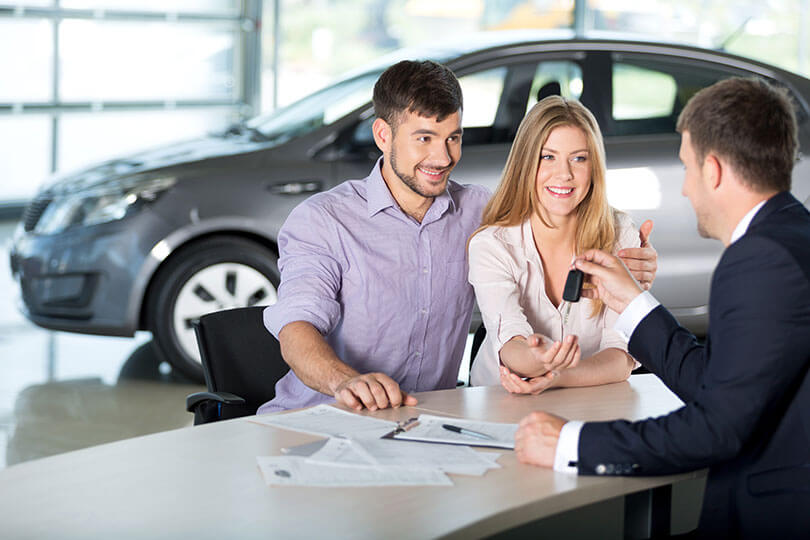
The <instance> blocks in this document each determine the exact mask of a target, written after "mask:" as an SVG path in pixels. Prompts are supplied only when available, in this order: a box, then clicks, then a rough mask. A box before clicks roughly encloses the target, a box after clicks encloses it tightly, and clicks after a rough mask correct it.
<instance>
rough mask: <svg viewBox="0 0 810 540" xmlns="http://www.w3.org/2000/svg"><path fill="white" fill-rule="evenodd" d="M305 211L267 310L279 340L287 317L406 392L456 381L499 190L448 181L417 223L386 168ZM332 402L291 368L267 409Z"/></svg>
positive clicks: (298, 213) (290, 222)
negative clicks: (490, 208)
mask: <svg viewBox="0 0 810 540" xmlns="http://www.w3.org/2000/svg"><path fill="white" fill-rule="evenodd" d="M380 165H381V160H380V161H378V162H377V164H376V165H375V166H374V169H373V170H372V171H371V174H370V175H369V176H368V177H366V178H365V179H363V180H350V181H347V182H344V183H342V184H340V185H339V186H337V187H335V188H334V189H331V190H329V191H327V192H324V193H319V194H317V195H314V196H312V197H310V198H309V199H307V200H306V201H304V202H303V203H301V204H300V205H299V206H298V207H296V208H295V209H294V210H293V211H292V213H290V215H289V217H288V218H287V221H286V222H285V223H284V226H283V227H282V229H281V231H280V233H279V236H278V241H279V251H280V255H281V256H280V258H279V269H280V270H281V285H280V286H279V290H278V302H277V303H276V304H274V305H272V306H269V307H267V309H265V312H264V322H265V326H266V327H267V328H268V330H270V332H272V333H273V335H275V336H276V337H278V333H279V332H280V331H281V329H282V328H283V327H284V326H285V325H286V324H288V323H291V322H294V321H306V322H309V323H311V324H312V325H313V326H315V328H317V329H318V330H319V331H320V332H321V334H323V335H324V336H325V338H326V341H327V342H328V343H329V345H331V346H332V348H333V349H334V350H335V353H337V355H338V357H339V358H340V359H341V360H342V361H343V362H345V363H346V364H348V365H350V366H351V367H353V368H354V369H356V370H357V371H359V372H360V373H368V372H373V371H379V372H383V373H385V374H387V375H389V376H390V377H391V378H393V379H394V380H395V381H397V383H399V385H400V387H402V388H403V389H404V390H405V391H407V392H419V391H424V390H438V389H443V388H452V387H454V386H455V384H456V379H457V376H458V370H459V366H460V364H461V359H462V355H463V353H464V345H465V340H466V337H467V332H468V331H469V324H470V316H471V314H472V308H473V304H474V296H473V290H472V287H471V286H470V285H469V283H468V282H467V272H468V270H467V257H466V242H467V239H468V238H469V237H470V235H471V234H472V233H473V231H474V230H475V229H476V228H477V227H478V226H479V224H480V222H481V215H482V212H483V209H484V205H485V204H486V202H487V200H488V199H489V196H490V193H489V191H487V190H486V189H485V188H483V187H480V186H466V185H465V186H463V185H460V184H457V183H455V182H452V181H450V182H449V183H448V186H447V190H446V191H445V192H444V193H443V194H442V195H440V196H438V197H436V199H435V200H434V201H433V204H432V205H431V206H430V209H428V211H427V214H425V217H424V218H423V219H422V223H419V222H417V221H416V220H414V219H413V218H411V217H410V216H408V215H407V214H405V213H404V212H403V211H402V210H401V209H400V208H399V205H398V204H397V202H396V201H395V200H394V198H393V196H392V195H391V192H390V191H389V190H388V186H386V184H385V181H384V180H383V178H382V175H381V173H380ZM333 399H334V398H333V397H332V396H327V395H325V394H322V393H320V392H317V391H315V390H313V389H311V388H309V387H308V386H306V385H305V384H303V383H302V382H301V381H300V380H299V379H298V377H296V375H295V373H293V372H292V371H290V372H289V373H287V375H285V376H284V377H283V378H282V379H281V380H280V381H279V382H278V383H277V384H276V397H275V398H274V399H273V400H272V401H269V402H267V403H265V404H264V405H262V406H261V407H260V408H259V411H258V412H259V414H262V413H267V412H273V411H279V410H284V409H290V408H297V407H307V406H311V405H316V404H318V403H323V402H326V401H331V400H333Z"/></svg>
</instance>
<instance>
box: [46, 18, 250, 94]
mask: <svg viewBox="0 0 810 540" xmlns="http://www.w3.org/2000/svg"><path fill="white" fill-rule="evenodd" d="M61 31H62V33H61V38H60V39H61V43H60V45H61V55H62V58H61V67H62V71H61V76H62V80H61V81H60V83H61V88H60V94H61V97H62V99H63V100H65V101H108V100H152V99H157V100H164V99H178V100H179V99H231V98H235V97H236V96H237V95H238V88H237V81H236V80H235V78H234V69H235V65H236V63H235V60H234V57H235V54H236V35H237V34H236V31H235V30H234V29H233V28H232V27H231V26H230V25H222V26H220V25H210V24H196V23H195V24H188V23H164V22H149V23H144V22H117V21H116V22H111V21H101V22H99V21H85V20H68V21H64V22H63V23H62V30H61Z"/></svg>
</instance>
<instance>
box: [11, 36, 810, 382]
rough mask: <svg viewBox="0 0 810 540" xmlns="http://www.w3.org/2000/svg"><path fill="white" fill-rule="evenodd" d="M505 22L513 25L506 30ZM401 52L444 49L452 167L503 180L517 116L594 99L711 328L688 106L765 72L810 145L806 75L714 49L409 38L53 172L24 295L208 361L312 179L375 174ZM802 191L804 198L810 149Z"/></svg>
mask: <svg viewBox="0 0 810 540" xmlns="http://www.w3.org/2000/svg"><path fill="white" fill-rule="evenodd" d="M499 40H500V42H498V41H499ZM401 57H410V58H433V59H437V60H439V61H442V62H445V63H446V64H447V65H448V66H450V67H451V68H452V69H453V70H454V71H455V73H456V74H457V75H458V76H459V79H460V81H461V84H462V88H463V92H464V99H465V109H464V114H463V125H464V146H463V159H462V160H461V162H460V163H459V165H458V167H457V169H456V170H455V171H454V173H453V178H454V179H456V180H457V181H460V182H464V183H478V184H483V185H486V186H487V187H488V188H489V189H490V190H492V189H494V188H495V186H496V184H497V182H498V180H499V176H500V172H501V168H502V167H503V164H504V162H505V160H506V155H507V152H508V150H509V147H510V143H511V141H512V140H513V138H514V135H515V131H516V129H517V126H518V123H519V122H520V120H521V118H522V117H523V116H524V114H525V113H526V111H527V109H528V108H529V107H531V106H532V105H533V104H534V103H535V102H536V101H537V100H538V99H539V98H542V97H543V96H545V95H547V94H550V93H561V94H562V95H563V96H567V97H574V98H578V99H579V100H581V101H582V102H583V103H584V104H585V105H586V106H587V107H588V108H590V110H591V111H593V113H594V115H595V116H596V118H597V120H598V121H599V124H600V126H601V128H602V130H603V133H604V136H605V145H606V149H607V158H608V169H609V172H608V192H609V199H610V201H611V203H612V204H613V205H614V206H616V207H618V208H621V209H623V210H626V211H627V212H629V213H630V214H631V215H632V217H633V218H634V220H635V221H636V223H637V224H640V223H641V222H642V221H643V220H645V219H652V220H654V221H655V230H654V232H653V242H654V244H655V246H656V248H657V250H658V253H659V261H658V262H659V271H658V277H657V279H656V281H655V285H654V287H653V293H654V294H655V295H656V296H657V297H658V298H659V299H660V300H661V302H662V303H663V304H664V305H666V306H667V307H668V308H670V309H671V310H672V312H673V313H674V314H675V315H676V316H677V317H678V318H679V320H680V321H681V322H682V323H683V324H685V325H686V326H688V327H690V328H691V329H692V330H694V331H696V332H698V333H700V332H702V331H704V330H705V325H706V323H707V316H706V315H707V309H708V307H707V301H708V296H709V295H708V291H709V280H710V273H711V271H712V269H713V267H714V266H715V263H716V262H717V259H718V256H719V254H720V252H721V248H722V246H721V245H720V244H719V243H718V242H714V241H707V240H704V239H701V238H700V237H699V236H698V234H697V232H696V223H695V218H694V215H693V212H692V210H691V207H690V206H689V203H688V201H687V200H686V198H684V197H682V196H681V194H680V190H681V182H682V176H683V170H682V166H681V164H680V162H679V161H678V158H677V155H678V145H679V140H680V138H679V136H678V135H677V134H676V133H675V129H674V128H675V121H676V119H677V116H678V113H679V112H680V110H681V108H682V107H683V105H684V104H685V103H686V101H687V100H688V99H689V98H690V97H691V96H692V95H693V94H694V93H695V92H696V91H697V90H699V89H700V88H703V87H705V86H708V85H710V84H712V83H714V82H715V81H717V80H720V79H723V78H727V77H730V76H740V75H741V76H757V77H763V78H765V79H768V80H769V81H772V82H774V83H776V84H778V85H780V86H783V87H785V88H787V89H788V90H789V91H790V93H791V94H792V96H793V98H794V100H795V103H796V109H797V113H798V117H799V122H800V130H801V132H800V138H801V148H803V149H805V150H806V149H807V148H809V147H810V123H808V111H809V110H810V109H808V102H809V101H810V80H808V79H805V78H803V77H800V76H797V75H795V74H792V73H789V72H787V71H784V70H781V69H778V68H776V67H773V66H768V65H764V64H761V63H758V62H754V61H751V60H748V59H744V58H740V57H736V56H732V55H728V54H725V53H722V52H718V51H711V50H704V49H697V48H692V47H685V46H675V45H667V44H658V43H648V42H632V41H617V40H599V39H547V40H542V41H516V40H514V38H507V39H504V38H502V37H496V38H492V37H488V38H485V41H476V40H473V39H471V40H469V41H468V43H467V44H465V45H464V46H463V47H454V48H442V49H435V50H420V51H401V52H400V53H398V54H397V55H396V58H395V57H393V56H392V57H388V58H386V59H384V60H383V61H382V62H380V63H378V65H376V66H373V67H370V68H368V69H365V70H360V71H357V72H355V73H354V74H351V75H349V76H347V77H345V78H343V79H341V80H340V81H338V82H337V83H335V84H333V85H332V86H329V87H327V88H325V89H323V90H321V91H319V92H316V93H315V94H312V95H310V96H308V97H305V98H304V99H302V100H301V101H299V102H296V103H294V104H292V105H290V106H288V107H286V108H283V109H280V110H278V111H276V112H274V113H272V114H269V115H267V116H261V117H257V118H255V119H253V120H251V121H248V122H246V123H245V124H242V125H238V126H234V127H232V128H231V129H229V130H227V131H226V132H224V133H219V134H212V135H210V136H207V137H204V138H201V139H197V140H192V141H187V142H181V143H177V144H174V145H170V146H166V147H163V148H158V149H155V150H152V151H148V152H143V153H139V154H136V155H131V156H128V157H125V158H121V159H116V160H112V161H109V162H106V163H102V164H100V165H98V166H94V167H90V168H88V169H86V170H83V171H80V172H78V173H75V174H71V175H69V176H60V177H56V178H54V179H52V181H50V182H49V183H48V184H47V185H46V186H45V187H44V188H43V189H42V190H41V191H40V192H39V193H38V194H37V195H36V197H35V199H34V200H33V201H32V202H31V203H30V205H29V206H28V207H27V209H26V210H25V213H24V216H23V219H22V222H21V223H20V225H19V227H18V229H17V231H16V233H15V236H14V241H13V245H12V248H11V268H12V272H13V274H14V276H15V277H16V279H17V280H18V281H19V284H20V288H21V293H22V294H21V297H22V309H23V310H24V312H25V314H26V315H27V316H28V318H30V319H31V320H32V321H33V322H35V323H36V324H38V325H40V326H43V327H45V328H51V329H56V330H65V331H71V332H83V333H93V334H105V335H116V336H131V335H133V334H134V332H135V331H136V330H139V329H146V330H150V331H151V332H152V333H153V335H154V338H155V341H156V343H157V344H158V345H159V347H160V349H161V350H162V351H163V353H164V354H165V356H166V359H167V360H168V361H169V362H170V363H171V364H172V365H173V366H174V367H176V368H177V369H179V370H180V371H182V372H184V373H185V374H187V375H189V376H191V377H193V378H197V379H200V378H201V369H200V364H199V356H198V353H197V348H196V343H195V339H194V334H193V331H192V327H191V322H192V321H193V320H195V319H196V318H198V317H199V316H200V315H202V314H204V313H207V312H210V311H214V310H219V309H225V308H229V307H235V306H245V305H256V304H270V303H272V302H273V301H274V300H275V298H276V287H277V286H278V283H279V273H278V269H277V257H278V248H277V246H276V238H277V235H278V231H279V228H280V227H281V225H282V223H283V222H284V220H285V218H286V217H287V215H288V213H289V212H290V210H291V209H292V208H293V207H294V206H296V205H297V204H299V203H300V202H301V201H302V200H304V199H305V198H306V197H308V196H309V195H310V194H312V193H315V192H318V191H322V190H326V189H330V188H331V187H333V186H335V185H336V184H337V183H339V182H342V181H344V180H346V179H349V178H362V177H364V176H365V175H366V174H368V171H369V170H370V167H371V166H372V164H373V163H374V160H375V159H376V158H377V157H378V155H379V152H378V151H377V149H376V147H375V146H374V143H373V140H372V137H371V129H370V125H371V122H372V120H373V111H372V108H371V104H370V98H371V91H372V87H373V84H374V81H375V80H376V79H377V77H378V75H379V74H380V73H381V71H382V70H383V69H384V67H386V66H387V65H388V64H390V63H393V61H394V60H396V59H398V58H401ZM793 192H794V194H795V195H796V196H797V197H798V198H799V200H802V201H805V204H807V200H808V196H809V195H810V165H808V162H807V160H806V159H802V160H800V162H799V163H798V164H797V167H796V170H795V173H794V188H793Z"/></svg>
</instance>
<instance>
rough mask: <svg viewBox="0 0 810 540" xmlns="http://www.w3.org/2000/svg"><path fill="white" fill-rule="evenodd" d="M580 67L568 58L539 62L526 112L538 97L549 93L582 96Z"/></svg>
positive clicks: (574, 96) (569, 96)
mask: <svg viewBox="0 0 810 540" xmlns="http://www.w3.org/2000/svg"><path fill="white" fill-rule="evenodd" d="M582 88H583V86H582V68H581V67H580V65H579V64H578V63H576V62H573V61H570V60H554V61H546V62H540V63H539V64H537V69H536V71H535V74H534V80H533V81H532V88H531V90H530V91H529V101H528V102H527V103H526V112H529V109H531V108H532V107H534V105H535V103H537V102H538V101H539V100H540V99H542V98H544V97H547V96H550V95H560V96H562V97H565V98H571V99H580V98H581V97H582Z"/></svg>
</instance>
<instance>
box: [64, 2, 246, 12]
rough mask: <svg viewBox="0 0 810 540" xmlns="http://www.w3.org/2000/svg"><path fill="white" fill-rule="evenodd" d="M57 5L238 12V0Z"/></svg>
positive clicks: (112, 8)
mask: <svg viewBox="0 0 810 540" xmlns="http://www.w3.org/2000/svg"><path fill="white" fill-rule="evenodd" d="M59 5H60V6H61V7H63V8H72V9H109V10H122V11H158V12H178V13H222V14H236V13H238V12H239V0H61V2H60V3H59Z"/></svg>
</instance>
